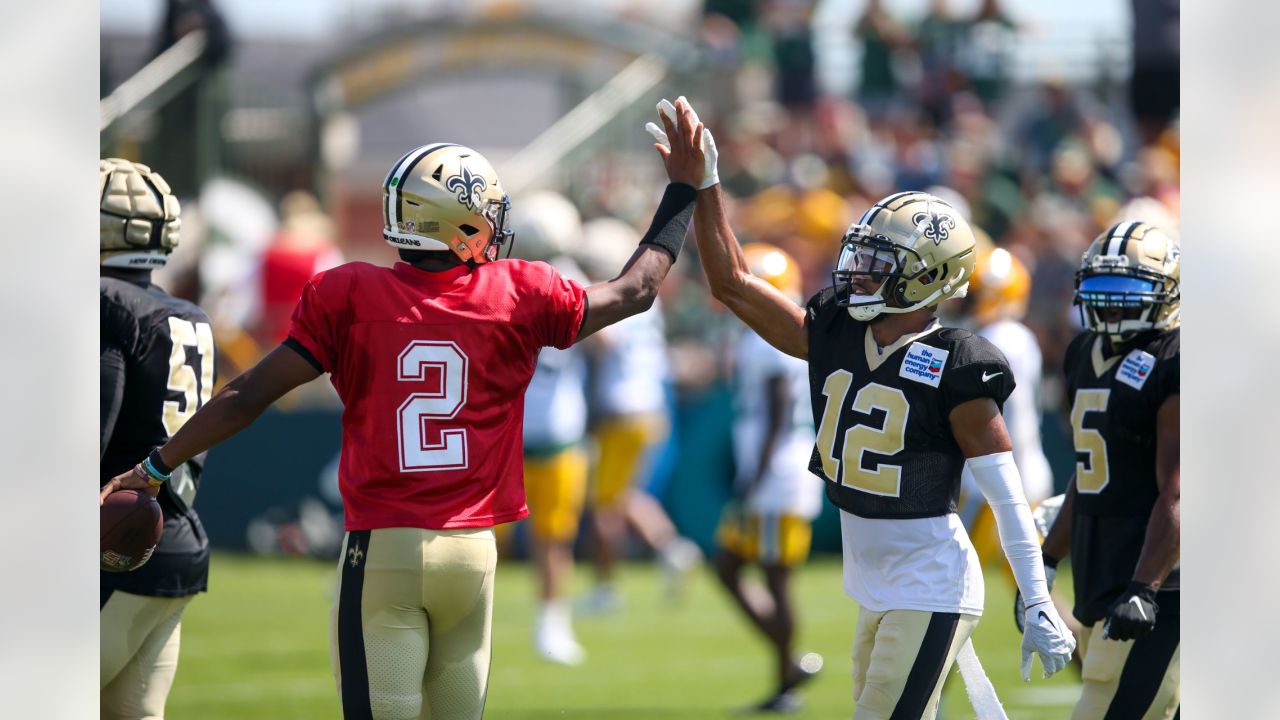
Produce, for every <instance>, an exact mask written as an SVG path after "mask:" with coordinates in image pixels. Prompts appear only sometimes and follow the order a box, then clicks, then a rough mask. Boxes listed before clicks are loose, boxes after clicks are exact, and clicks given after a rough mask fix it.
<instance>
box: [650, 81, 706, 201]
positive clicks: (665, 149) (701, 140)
mask: <svg viewBox="0 0 1280 720" xmlns="http://www.w3.org/2000/svg"><path fill="white" fill-rule="evenodd" d="M658 118H659V119H660V120H661V121H662V127H658V126H657V125H656V124H654V123H651V122H650V123H645V126H644V129H645V130H646V131H648V133H649V134H650V135H652V136H653V139H654V140H655V141H656V142H654V144H653V148H654V149H655V150H657V151H658V154H659V155H661V156H662V161H663V163H664V164H665V165H666V166H667V178H668V179H669V180H671V182H682V183H688V184H689V185H692V186H694V187H695V188H697V189H699V190H705V189H706V188H709V187H711V186H712V185H715V184H717V183H719V182H720V175H719V174H718V173H717V172H716V158H717V156H718V154H719V153H718V152H717V151H716V141H715V138H713V137H711V131H709V130H707V129H706V128H705V127H704V126H703V125H702V122H701V121H700V120H699V119H698V114H697V113H696V112H694V110H693V107H691V106H690V105H689V101H688V100H686V99H685V97H684V96H683V95H681V96H680V97H678V98H676V102H675V104H674V105H672V104H671V101H669V100H667V99H666V98H663V99H662V101H661V102H659V103H658ZM672 138H675V140H674V142H673V141H672Z"/></svg>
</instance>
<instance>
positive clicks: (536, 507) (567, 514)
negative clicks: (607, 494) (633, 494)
mask: <svg viewBox="0 0 1280 720" xmlns="http://www.w3.org/2000/svg"><path fill="white" fill-rule="evenodd" d="M524 490H525V494H526V495H527V496H528V501H529V523H530V527H531V529H532V530H533V532H534V534H535V535H537V536H538V537H540V538H542V539H544V540H550V541H552V542H573V539H574V538H575V537H577V536H578V519H579V518H580V517H581V516H582V504H583V501H584V500H585V497H586V493H587V454H586V453H585V452H583V450H582V449H581V448H578V447H571V448H568V449H565V450H562V451H560V452H558V453H556V454H554V455H550V456H548V457H538V458H531V457H528V456H525V459H524Z"/></svg>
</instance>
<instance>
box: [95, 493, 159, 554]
mask: <svg viewBox="0 0 1280 720" xmlns="http://www.w3.org/2000/svg"><path fill="white" fill-rule="evenodd" d="M101 529H102V563H101V566H102V569H103V570H106V571H107V572H125V571H127V570H135V569H137V568H139V567H141V566H142V564H143V563H145V562H146V561H147V560H148V559H149V558H150V557H151V551H152V550H155V548H156V543H159V542H160V535H161V534H162V533H163V532H164V513H162V512H161V511H160V503H158V502H156V499H155V498H153V497H151V496H150V495H148V494H146V493H144V492H140V491H138V490H120V491H118V492H113V493H111V494H110V495H108V496H107V501H106V502H104V503H103V504H102V514H101Z"/></svg>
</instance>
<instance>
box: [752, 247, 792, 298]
mask: <svg viewBox="0 0 1280 720" xmlns="http://www.w3.org/2000/svg"><path fill="white" fill-rule="evenodd" d="M742 254H743V255H745V256H746V258H747V269H748V270H750V271H751V274H752V275H755V276H756V277H758V278H760V279H762V280H764V281H765V282H767V283H769V284H770V285H772V286H774V287H775V288H777V289H778V290H780V291H782V294H783V295H786V296H787V297H789V298H791V299H792V300H797V301H798V300H799V299H800V296H801V287H800V268H799V267H797V266H796V261H795V260H794V259H793V258H792V257H791V256H790V255H788V254H787V253H786V251H784V250H783V249H782V248H779V247H775V246H773V245H770V244H768V243H747V244H746V245H743V246H742Z"/></svg>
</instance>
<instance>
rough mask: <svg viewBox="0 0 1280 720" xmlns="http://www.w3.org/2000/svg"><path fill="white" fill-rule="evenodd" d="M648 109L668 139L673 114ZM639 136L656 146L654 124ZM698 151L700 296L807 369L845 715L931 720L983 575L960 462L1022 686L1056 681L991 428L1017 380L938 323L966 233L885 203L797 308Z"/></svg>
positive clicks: (958, 270)
mask: <svg viewBox="0 0 1280 720" xmlns="http://www.w3.org/2000/svg"><path fill="white" fill-rule="evenodd" d="M665 102H666V101H664V103H665ZM659 109H660V111H662V114H663V124H664V125H665V126H666V128H667V132H671V131H672V129H673V124H672V123H671V122H670V120H669V118H668V117H667V114H668V113H670V111H669V110H664V108H663V106H662V105H660V106H659ZM670 114H674V113H670ZM650 132H651V133H653V134H654V137H655V138H656V139H657V140H658V142H659V144H662V143H663V142H664V140H665V138H666V135H665V134H664V133H663V132H662V130H660V129H659V128H658V127H657V126H652V124H651V127H650ZM702 149H703V154H704V156H705V158H706V167H705V169H704V177H703V180H702V182H701V183H700V190H699V192H698V200H697V205H696V209H695V211H694V214H695V218H696V220H695V227H696V228H697V241H698V252H699V255H700V256H701V258H702V263H703V267H704V269H705V271H706V273H707V279H708V281H709V282H710V285H711V289H712V292H713V293H714V295H715V297H716V298H717V299H719V300H720V301H721V302H723V303H724V304H725V305H727V306H728V307H729V308H730V309H731V310H733V312H734V314H736V315H737V316H738V317H739V318H741V319H742V320H743V321H744V322H745V323H746V324H747V325H749V326H750V327H751V328H752V329H753V330H755V331H756V332H757V333H758V334H759V335H760V336H761V337H763V338H764V339H765V340H767V341H768V342H769V343H770V344H772V345H774V346H775V347H777V348H778V349H780V350H782V351H783V352H786V353H788V354H790V355H793V356H795V357H799V358H803V359H807V360H808V361H809V379H810V393H811V396H812V404H813V416H814V420H815V425H816V426H817V428H818V433H817V442H816V447H815V448H814V452H813V456H812V462H811V463H810V469H811V470H812V471H813V472H814V473H815V474H817V475H818V476H819V477H821V478H823V479H824V480H825V481H826V488H827V497H828V498H829V499H830V500H831V501H832V502H833V503H835V504H836V505H837V506H838V507H839V508H840V510H841V513H840V516H841V534H842V537H843V541H844V569H845V575H844V580H845V582H844V584H845V591H846V592H847V593H848V594H849V595H850V596H851V597H853V598H854V599H855V600H857V601H858V603H859V604H860V605H861V606H862V610H861V612H860V613H859V614H858V626H857V630H856V633H855V637H854V650H853V656H854V662H853V696H854V700H855V702H856V703H857V711H856V716H857V717H858V718H859V720H875V719H877V718H881V719H884V720H887V719H888V718H895V719H896V718H913V719H914V718H933V717H934V716H935V715H936V713H937V706H938V700H939V697H940V694H941V686H942V679H943V678H944V677H945V676H946V674H947V671H948V670H949V668H950V666H951V664H952V663H953V662H954V661H955V658H956V656H957V654H958V653H959V652H960V650H961V647H962V646H963V645H964V643H965V641H966V640H967V639H968V637H969V635H970V633H972V631H973V628H974V627H975V626H976V624H977V619H978V616H979V615H980V614H981V612H982V604H983V586H982V572H981V568H980V566H979V564H978V558H977V555H976V553H975V552H974V550H973V545H972V543H970V542H969V538H968V536H967V535H966V534H965V531H964V527H963V525H962V524H961V522H960V520H959V518H958V516H957V515H956V513H955V510H956V499H957V495H958V492H959V488H960V472H961V469H962V468H963V467H964V465H965V463H966V460H967V461H968V463H969V466H970V467H971V469H972V470H973V472H974V475H975V479H976V480H977V483H978V485H979V487H980V488H981V489H982V492H983V494H984V495H985V496H986V497H987V498H988V501H989V502H990V504H991V507H992V510H993V512H994V513H995V515H996V520H997V524H998V526H999V531H1000V537H1001V544H1002V546H1003V548H1004V551H1005V554H1006V556H1007V557H1008V558H1009V561H1010V564H1011V565H1012V566H1013V569H1014V574H1015V576H1016V577H1017V580H1018V585H1019V587H1020V588H1022V589H1023V590H1024V592H1028V593H1032V594H1034V598H1033V599H1030V600H1029V601H1028V604H1029V605H1030V607H1029V608H1028V609H1027V631H1026V633H1025V634H1024V636H1023V674H1024V676H1029V673H1030V667H1031V657H1032V655H1033V654H1039V655H1040V658H1041V662H1042V664H1043V665H1044V668H1045V672H1046V675H1047V674H1051V673H1053V672H1056V671H1057V670H1059V669H1061V668H1062V667H1063V666H1064V665H1065V664H1066V662H1067V661H1068V660H1069V659H1070V657H1071V653H1072V651H1073V650H1074V647H1075V642H1074V640H1073V638H1072V637H1071V634H1070V633H1069V632H1068V631H1067V629H1066V625H1065V624H1064V622H1063V621H1062V618H1061V617H1059V616H1058V613H1057V611H1056V610H1054V607H1053V604H1052V603H1051V602H1049V592H1048V588H1047V587H1046V584H1045V579H1044V568H1043V566H1042V565H1041V562H1040V559H1039V547H1038V545H1039V543H1038V541H1037V536H1036V533H1035V528H1034V525H1033V522H1032V518H1031V512H1030V510H1029V509H1028V507H1027V502H1026V499H1025V498H1024V496H1023V492H1022V484H1021V480H1020V479H1019V476H1018V472H1017V468H1016V466H1015V465H1014V462H1013V455H1012V452H1011V447H1012V446H1011V444H1010V441H1009V435H1008V432H1007V431H1006V429H1005V426H1004V422H1003V419H1002V418H1001V415H1000V407H1001V403H1002V402H1003V401H1004V400H1005V398H1007V397H1008V396H1009V393H1010V392H1011V391H1012V389H1013V387H1014V378H1013V377H1012V375H1013V373H1012V371H1011V370H1010V369H1009V366H1008V364H1007V363H1006V362H1005V359H1004V356H1002V355H1001V354H1000V351H999V350H997V349H996V348H995V347H994V346H992V345H991V344H990V343H988V342H987V341H986V340H983V339H981V338H979V337H976V336H974V335H973V334H972V333H969V332H967V331H963V330H957V329H954V328H944V327H940V326H939V324H938V322H937V319H936V318H935V308H936V305H937V304H938V303H940V302H942V301H943V300H946V299H948V298H951V297H953V296H956V295H957V294H959V293H961V291H962V290H963V289H964V287H965V285H966V284H967V282H968V280H969V278H970V276H971V275H972V273H973V268H974V237H973V232H972V230H970V228H969V226H968V223H967V222H966V221H965V220H964V219H963V218H962V217H961V216H960V215H959V214H957V213H956V212H955V210H954V209H953V208H952V207H951V206H950V205H948V204H947V203H945V202H943V201H942V200H940V199H938V198H936V197H934V196H932V195H927V194H925V193H919V192H903V193H898V194H895V195H891V196H889V197H887V198H885V199H883V200H881V201H880V202H878V203H876V204H875V205H873V206H872V207H871V208H870V209H868V210H867V212H866V213H865V214H863V216H862V218H861V219H860V220H859V221H858V222H857V223H854V224H853V225H852V226H850V227H849V229H848V231H846V233H845V235H844V237H843V238H842V239H841V252H840V258H839V262H838V264H837V268H836V271H835V272H834V273H833V283H832V286H831V287H829V288H827V289H826V290H823V291H822V292H820V293H818V294H817V295H816V296H814V297H813V298H812V299H810V300H809V302H808V304H807V305H806V306H805V307H803V308H802V307H800V306H798V305H797V304H796V303H795V302H793V301H792V300H790V299H789V298H787V297H786V296H785V295H784V294H782V293H781V292H779V291H778V290H777V289H775V288H774V287H773V286H772V285H770V284H769V283H767V282H766V281H764V280H763V279H761V278H758V277H755V276H754V275H752V274H751V272H750V270H749V269H748V265H747V262H746V259H745V257H744V255H743V252H742V249H741V248H740V247H739V245H738V242H737V239H736V238H735V237H734V234H733V231H732V230H731V229H730V228H729V225H728V221H727V220H726V215H725V210H724V201H723V198H722V197H721V193H720V188H719V185H718V178H717V177H716V171H715V160H716V149H715V144H714V141H713V140H711V137H710V133H707V132H704V133H703V148H702ZM682 150H683V149H681V148H675V147H673V148H672V153H673V154H674V153H677V152H681V151H682Z"/></svg>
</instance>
